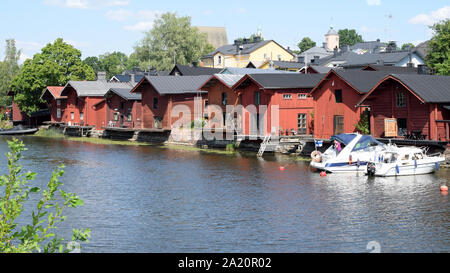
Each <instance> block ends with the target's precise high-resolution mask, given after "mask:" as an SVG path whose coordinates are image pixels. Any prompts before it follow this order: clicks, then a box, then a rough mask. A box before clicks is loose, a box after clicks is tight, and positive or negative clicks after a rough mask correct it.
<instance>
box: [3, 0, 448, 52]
mask: <svg viewBox="0 0 450 273" xmlns="http://www.w3.org/2000/svg"><path fill="white" fill-rule="evenodd" d="M167 11H170V12H177V14H178V15H181V16H190V17H191V18H192V24H193V25H197V26H225V27H226V28H227V32H228V39H229V42H231V41H232V40H233V39H234V38H237V37H241V36H249V35H251V34H252V33H255V32H256V31H257V29H258V27H261V29H262V32H263V36H264V38H265V39H274V40H276V41H277V42H279V43H280V44H282V45H283V46H285V47H288V46H289V47H291V48H294V47H295V48H296V44H297V43H298V42H299V41H300V40H301V38H303V37H305V36H309V37H311V38H312V39H313V40H314V41H316V42H317V44H318V45H321V44H322V43H323V41H324V34H325V33H326V32H327V31H328V29H329V27H330V25H333V26H334V27H335V29H343V28H353V29H356V30H357V31H358V32H359V33H360V34H362V35H363V38H364V39H365V40H376V39H377V38H380V39H381V40H382V41H387V40H389V38H391V39H392V40H395V41H397V42H398V44H399V45H401V44H403V43H406V42H413V43H416V44H417V43H419V42H421V41H425V40H427V39H429V38H430V37H431V31H430V30H429V28H428V27H427V25H429V24H432V23H433V22H436V21H438V20H441V19H445V18H450V3H449V1H448V0H432V1H419V0H389V1H388V0H341V1H332V0H320V1H303V0H278V1H242V0H240V1H235V0H227V1H196V0H191V1H181V0H170V1H167V0H166V1H153V0H32V1H31V0H2V9H1V10H0V42H1V41H4V40H5V39H8V38H14V39H16V41H17V45H18V47H19V48H21V49H22V51H23V56H22V58H26V57H32V56H33V54H35V53H37V52H39V51H40V49H41V48H42V47H43V46H45V44H47V43H49V42H52V41H54V40H55V39H56V38H58V37H62V38H64V40H66V41H68V42H69V43H71V44H73V45H74V46H75V47H77V48H79V49H80V50H81V51H82V52H83V58H84V57H88V56H97V55H100V54H103V53H105V52H113V51H122V52H124V53H126V54H130V53H131V52H132V51H133V46H134V45H135V44H136V43H137V42H138V41H140V40H141V39H142V38H143V36H144V34H143V31H144V30H148V29H149V28H151V26H152V22H153V20H154V19H155V17H156V16H157V15H158V14H160V13H163V12H167ZM389 15H392V19H389ZM389 26H390V27H389ZM3 51H4V44H1V43H0V57H1V58H3V55H4V52H3Z"/></svg>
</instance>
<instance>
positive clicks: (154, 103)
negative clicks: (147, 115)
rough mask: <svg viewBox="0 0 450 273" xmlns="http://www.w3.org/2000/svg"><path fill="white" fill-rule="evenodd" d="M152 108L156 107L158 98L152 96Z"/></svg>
mask: <svg viewBox="0 0 450 273" xmlns="http://www.w3.org/2000/svg"><path fill="white" fill-rule="evenodd" d="M153 109H158V98H153Z"/></svg>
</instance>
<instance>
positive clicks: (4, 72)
mask: <svg viewBox="0 0 450 273" xmlns="http://www.w3.org/2000/svg"><path fill="white" fill-rule="evenodd" d="M20 55H21V52H20V50H19V51H18V50H17V49H16V41H15V40H12V39H11V40H6V49H5V58H4V60H3V62H0V106H3V107H5V106H9V105H10V104H11V97H9V96H7V95H6V93H7V92H8V91H9V85H10V84H11V81H12V79H13V78H14V77H15V76H16V75H17V74H18V73H19V71H20V66H19V58H20Z"/></svg>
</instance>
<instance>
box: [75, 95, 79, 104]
mask: <svg viewBox="0 0 450 273" xmlns="http://www.w3.org/2000/svg"><path fill="white" fill-rule="evenodd" d="M75 106H78V97H76V98H75Z"/></svg>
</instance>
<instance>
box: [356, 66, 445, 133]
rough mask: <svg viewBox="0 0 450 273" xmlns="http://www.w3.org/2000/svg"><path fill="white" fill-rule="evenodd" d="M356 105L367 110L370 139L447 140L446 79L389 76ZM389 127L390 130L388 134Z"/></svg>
mask: <svg viewBox="0 0 450 273" xmlns="http://www.w3.org/2000/svg"><path fill="white" fill-rule="evenodd" d="M359 105H362V106H368V107H370V109H371V111H370V113H371V115H370V124H371V133H372V134H373V136H374V137H402V138H414V139H427V140H438V141H449V140H450V131H449V130H450V129H449V127H450V126H449V123H450V77H449V76H432V75H417V74H391V75H388V76H386V77H385V78H383V79H382V80H381V81H379V82H378V83H377V84H376V85H375V86H374V87H373V88H372V89H371V90H370V92H369V93H368V94H366V95H365V96H364V98H363V99H362V100H361V101H360V103H359ZM389 123H391V124H392V125H393V128H394V130H389ZM387 130H389V131H387Z"/></svg>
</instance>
